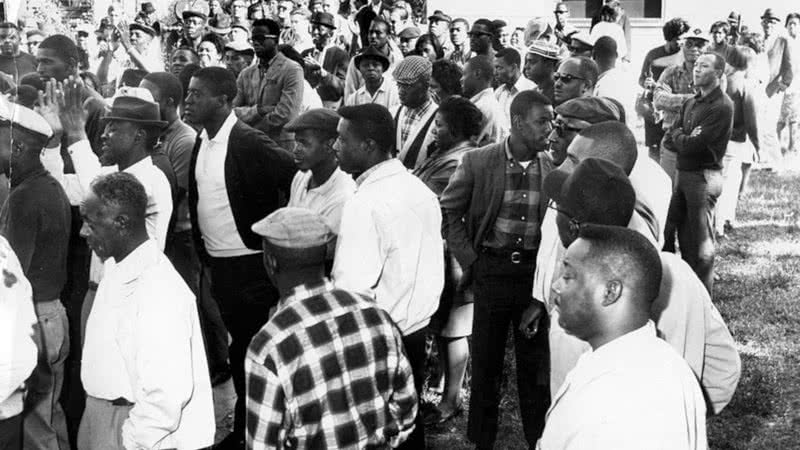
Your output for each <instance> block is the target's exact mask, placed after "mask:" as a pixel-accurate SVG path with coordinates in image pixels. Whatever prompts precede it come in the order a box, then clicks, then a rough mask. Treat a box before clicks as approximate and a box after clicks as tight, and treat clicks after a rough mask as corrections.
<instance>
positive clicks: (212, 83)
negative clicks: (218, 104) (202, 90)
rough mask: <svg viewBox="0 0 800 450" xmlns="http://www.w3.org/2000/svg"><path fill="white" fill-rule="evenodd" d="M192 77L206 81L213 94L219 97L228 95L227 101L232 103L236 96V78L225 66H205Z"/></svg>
mask: <svg viewBox="0 0 800 450" xmlns="http://www.w3.org/2000/svg"><path fill="white" fill-rule="evenodd" d="M192 78H197V79H198V80H200V81H202V82H203V83H205V85H206V87H207V88H208V90H209V91H211V95H213V96H215V97H218V96H220V95H224V96H226V97H227V103H228V104H230V103H231V102H232V101H233V99H234V97H236V78H235V77H234V76H233V72H231V71H230V70H228V69H225V68H223V67H204V68H202V69H200V70H198V71H197V72H195V73H194V75H192Z"/></svg>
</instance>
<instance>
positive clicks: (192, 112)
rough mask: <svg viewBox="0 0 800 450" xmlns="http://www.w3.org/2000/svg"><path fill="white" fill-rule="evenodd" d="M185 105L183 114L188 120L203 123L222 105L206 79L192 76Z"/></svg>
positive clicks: (184, 101)
mask: <svg viewBox="0 0 800 450" xmlns="http://www.w3.org/2000/svg"><path fill="white" fill-rule="evenodd" d="M228 100H231V99H228ZM183 106H184V108H183V114H184V117H186V121H188V122H191V123H198V124H202V123H205V122H206V120H207V119H208V118H209V117H211V116H213V115H214V114H215V113H216V110H217V109H218V108H219V107H220V106H221V102H220V100H219V99H218V98H217V97H215V96H214V95H213V93H212V91H211V89H209V88H208V86H207V85H206V82H205V81H203V80H201V79H199V78H197V77H192V79H191V80H190V81H189V87H188V88H187V89H186V98H184V100H183Z"/></svg>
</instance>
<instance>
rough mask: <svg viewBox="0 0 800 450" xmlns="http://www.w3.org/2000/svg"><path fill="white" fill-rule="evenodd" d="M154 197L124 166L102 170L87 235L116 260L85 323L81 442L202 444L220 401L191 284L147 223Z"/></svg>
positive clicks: (90, 447)
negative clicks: (216, 400) (118, 169)
mask: <svg viewBox="0 0 800 450" xmlns="http://www.w3.org/2000/svg"><path fill="white" fill-rule="evenodd" d="M147 203H148V196H147V194H146V192H145V188H144V186H143V185H142V184H141V183H140V182H139V181H138V180H137V178H136V177H135V176H134V175H132V174H130V173H126V172H117V173H112V174H109V175H104V176H101V177H98V178H97V179H96V180H95V181H93V182H92V184H91V186H90V188H89V190H88V192H87V196H86V198H85V199H84V202H83V203H82V205H81V214H82V215H83V218H84V221H85V222H86V223H85V225H84V226H83V229H82V230H81V234H82V235H83V236H84V237H85V238H86V240H87V242H88V243H89V246H90V247H91V248H92V250H94V251H95V252H96V253H97V254H98V255H99V256H100V257H102V258H103V259H105V260H107V261H108V264H107V267H106V272H105V277H104V278H103V280H102V281H101V282H100V286H99V287H98V291H97V297H96V299H95V300H96V301H95V305H94V308H92V312H91V314H90V315H89V318H88V322H87V324H86V338H85V342H84V348H83V366H82V370H81V380H82V381H83V386H84V388H85V389H86V393H87V398H86V410H85V411H84V414H83V419H82V420H81V428H80V431H79V433H78V448H81V449H86V450H108V449H120V450H121V449H123V448H125V449H129V448H154V447H156V446H163V447H168V448H202V447H206V446H209V445H211V444H212V443H213V442H214V405H213V402H212V399H211V383H210V382H209V378H208V367H207V365H206V358H205V353H204V352H203V350H202V349H203V337H202V335H201V333H200V326H199V320H198V316H197V309H196V306H195V301H194V296H193V294H192V291H191V290H190V289H189V288H188V287H187V286H186V283H184V281H183V279H182V278H181V277H180V275H178V273H177V272H176V271H175V269H174V268H173V267H172V264H170V262H169V261H168V260H167V258H166V256H164V254H163V253H162V252H161V250H159V245H158V243H157V242H155V241H153V240H152V239H151V238H150V235H149V233H148V230H147V220H146V218H145V217H146V215H147Z"/></svg>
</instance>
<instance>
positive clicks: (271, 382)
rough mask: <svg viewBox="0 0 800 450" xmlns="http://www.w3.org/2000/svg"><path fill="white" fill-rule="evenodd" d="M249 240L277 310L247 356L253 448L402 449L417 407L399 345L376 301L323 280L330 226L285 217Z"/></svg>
mask: <svg viewBox="0 0 800 450" xmlns="http://www.w3.org/2000/svg"><path fill="white" fill-rule="evenodd" d="M253 231H255V232H256V233H258V234H260V235H261V236H262V238H263V247H264V265H265V267H266V270H267V274H268V275H269V277H270V279H271V280H272V282H273V283H274V284H275V286H277V287H278V290H279V291H280V294H281V300H280V301H279V303H278V307H277V310H276V311H275V314H274V315H273V316H272V318H271V319H270V321H269V322H267V324H266V325H264V327H263V328H262V329H261V331H259V332H258V333H257V334H256V335H255V337H254V338H253V341H252V343H251V344H250V348H249V350H248V352H247V360H246V369H245V370H246V373H247V385H248V387H249V389H248V390H247V409H248V411H250V414H248V424H247V425H248V426H247V430H248V433H247V446H248V448H251V449H267V448H284V447H289V446H291V447H297V448H310V447H320V446H322V447H328V448H367V447H371V446H376V447H378V446H387V445H391V446H392V447H395V446H397V445H398V444H400V443H401V442H403V441H404V440H405V439H406V438H407V437H408V435H409V434H410V433H411V431H412V430H413V428H414V417H415V416H416V414H417V399H418V396H417V393H416V392H415V391H414V380H413V378H412V377H413V375H412V371H411V365H410V364H409V362H408V359H407V358H406V356H405V354H404V351H403V336H402V335H401V334H400V331H399V330H398V329H397V327H396V326H395V324H394V322H393V321H392V318H391V317H390V316H389V314H388V313H387V312H386V311H385V310H383V309H381V308H380V307H379V306H378V305H376V304H375V302H374V301H373V300H372V299H371V298H370V297H368V296H366V295H364V294H359V293H355V292H349V291H346V290H342V289H337V288H334V286H333V284H331V282H330V281H329V280H328V278H327V277H326V276H325V261H326V254H327V250H328V246H329V244H330V243H331V241H332V240H333V239H334V237H335V235H334V233H333V230H331V229H330V227H328V225H327V221H326V220H325V219H324V218H322V217H321V216H319V215H318V214H316V213H314V212H312V211H309V210H307V209H303V208H292V207H288V208H282V209H279V210H277V211H275V212H273V213H272V214H270V215H269V216H267V217H266V218H264V219H263V220H261V221H259V222H257V223H255V224H254V225H253ZM287 319H288V320H287ZM295 319H297V320H295ZM304 342H311V343H313V346H305V347H304V345H303V343H304ZM341 361H346V365H345V366H344V367H343V368H342V366H341V365H340V362H341ZM289 386H291V388H289ZM320 387H322V389H320ZM314 411H316V412H314ZM323 411H326V412H328V413H323ZM309 412H310V413H309ZM293 417H299V418H300V420H299V421H295V420H293V419H292V418H293Z"/></svg>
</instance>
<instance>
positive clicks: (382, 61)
mask: <svg viewBox="0 0 800 450" xmlns="http://www.w3.org/2000/svg"><path fill="white" fill-rule="evenodd" d="M355 64H356V66H357V67H358V70H359V72H361V77H362V78H363V79H364V85H363V86H361V87H360V88H358V90H357V91H355V92H354V93H352V94H351V95H350V97H348V98H346V99H345V101H344V104H345V106H355V105H364V104H367V103H376V104H378V105H383V106H384V107H386V109H388V110H390V111H392V110H393V109H394V108H397V107H398V106H399V105H400V96H399V95H398V93H397V83H395V81H394V80H393V79H392V78H390V77H389V76H387V75H386V71H387V70H388V69H389V59H388V58H387V57H385V56H383V53H381V52H380V51H378V50H377V49H376V48H375V47H372V46H369V47H367V48H366V49H364V51H362V52H361V53H359V54H358V55H356V57H355Z"/></svg>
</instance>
